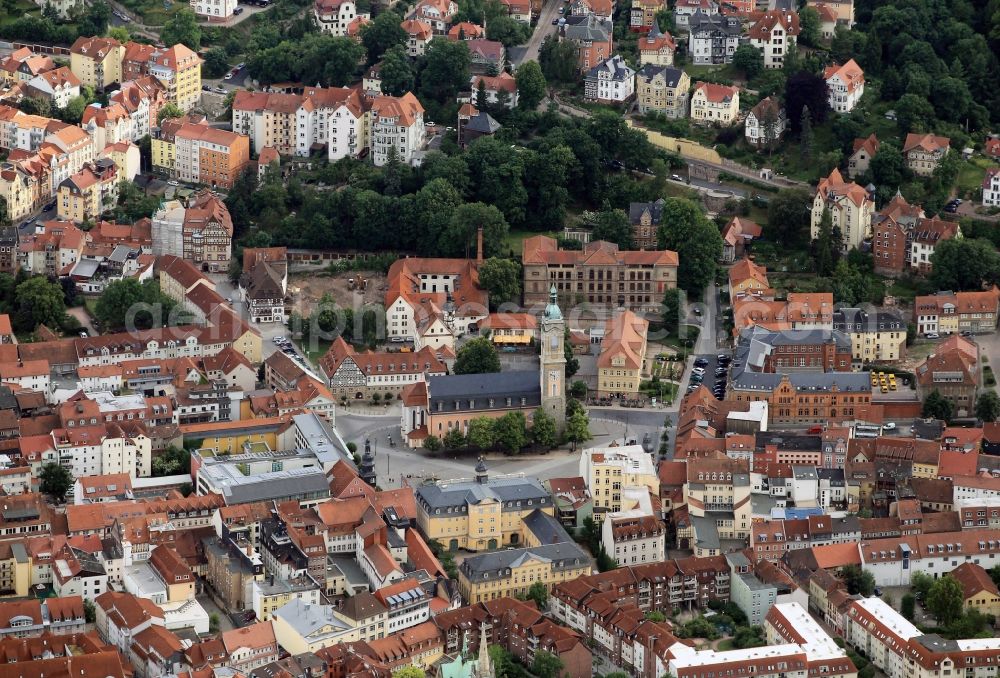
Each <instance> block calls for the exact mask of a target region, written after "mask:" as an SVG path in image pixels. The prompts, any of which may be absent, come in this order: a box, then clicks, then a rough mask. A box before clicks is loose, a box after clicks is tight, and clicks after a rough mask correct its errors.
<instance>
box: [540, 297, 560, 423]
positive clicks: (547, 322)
mask: <svg viewBox="0 0 1000 678" xmlns="http://www.w3.org/2000/svg"><path fill="white" fill-rule="evenodd" d="M565 334H566V321H565V320H563V316H562V311H560V310H559V300H558V294H557V292H556V286H555V285H552V287H551V288H550V289H549V304H548V306H546V307H545V313H544V314H543V315H542V326H541V342H542V354H541V386H542V409H543V410H545V411H546V412H548V413H549V416H551V417H552V418H553V419H555V420H556V428H558V429H559V430H560V431H561V430H562V429H563V425H564V424H565V422H566V384H565V383H564V382H565V380H566V354H565V352H564V348H563V343H564V342H565Z"/></svg>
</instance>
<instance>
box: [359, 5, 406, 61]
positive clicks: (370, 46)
mask: <svg viewBox="0 0 1000 678" xmlns="http://www.w3.org/2000/svg"><path fill="white" fill-rule="evenodd" d="M406 40H407V35H406V31H404V30H403V27H402V25H401V24H400V21H399V15H398V14H396V13H395V12H382V13H381V14H379V15H378V16H376V17H375V18H374V19H372V21H371V23H368V24H365V25H364V26H362V27H361V44H363V45H364V46H365V51H366V52H367V53H368V63H370V64H373V63H375V62H376V61H378V60H379V59H380V58H382V55H383V54H385V53H386V52H388V51H389V50H390V49H392V48H393V47H404V49H405V46H406Z"/></svg>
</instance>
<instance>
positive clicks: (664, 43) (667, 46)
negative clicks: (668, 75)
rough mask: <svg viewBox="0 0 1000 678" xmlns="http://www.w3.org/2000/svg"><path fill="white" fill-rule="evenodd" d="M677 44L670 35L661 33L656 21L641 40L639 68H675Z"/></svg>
mask: <svg viewBox="0 0 1000 678" xmlns="http://www.w3.org/2000/svg"><path fill="white" fill-rule="evenodd" d="M676 51H677V43H676V41H675V40H674V38H673V36H672V35H670V33H663V32H662V31H660V26H659V24H658V23H656V22H655V21H654V22H653V25H652V26H651V27H650V29H649V32H648V33H646V35H644V36H642V37H640V38H639V66H640V67H641V66H646V65H650V66H673V65H674V53H675V52H676Z"/></svg>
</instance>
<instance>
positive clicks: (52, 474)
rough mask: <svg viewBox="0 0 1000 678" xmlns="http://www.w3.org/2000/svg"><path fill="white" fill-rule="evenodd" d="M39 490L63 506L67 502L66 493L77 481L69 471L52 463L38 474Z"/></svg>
mask: <svg viewBox="0 0 1000 678" xmlns="http://www.w3.org/2000/svg"><path fill="white" fill-rule="evenodd" d="M38 479H39V484H38V489H39V490H41V492H42V494H47V495H49V496H50V497H52V501H53V502H55V503H56V504H61V503H63V501H65V500H66V493H67V492H69V488H71V487H73V483H74V482H75V479H74V478H73V474H72V473H70V471H69V469H68V468H66V467H64V466H61V465H60V464H57V463H56V462H54V461H50V462H48V463H47V464H44V465H43V466H42V468H41V470H40V471H39V472H38Z"/></svg>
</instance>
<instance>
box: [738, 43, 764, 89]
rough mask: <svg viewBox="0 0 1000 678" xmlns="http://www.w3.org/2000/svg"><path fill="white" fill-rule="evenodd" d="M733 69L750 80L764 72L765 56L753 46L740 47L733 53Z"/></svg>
mask: <svg viewBox="0 0 1000 678" xmlns="http://www.w3.org/2000/svg"><path fill="white" fill-rule="evenodd" d="M733 67H734V68H736V69H738V70H739V71H742V73H743V75H744V76H746V78H747V79H748V80H752V79H753V78H756V77H757V76H758V75H760V74H761V73H763V72H764V55H763V53H761V51H760V49H758V48H757V47H754V46H753V45H751V44H749V43H748V44H745V45H740V46H739V47H737V48H736V51H735V52H733Z"/></svg>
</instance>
